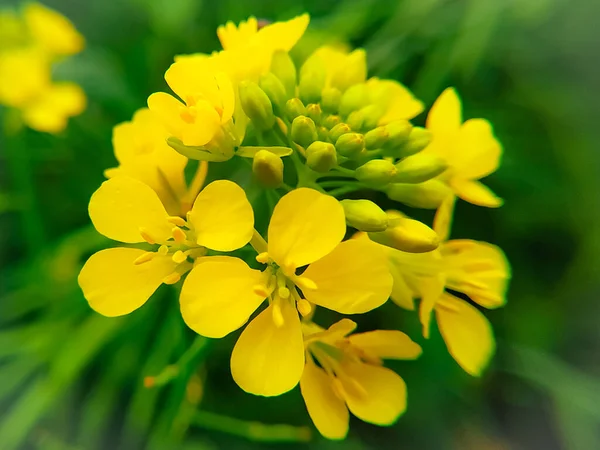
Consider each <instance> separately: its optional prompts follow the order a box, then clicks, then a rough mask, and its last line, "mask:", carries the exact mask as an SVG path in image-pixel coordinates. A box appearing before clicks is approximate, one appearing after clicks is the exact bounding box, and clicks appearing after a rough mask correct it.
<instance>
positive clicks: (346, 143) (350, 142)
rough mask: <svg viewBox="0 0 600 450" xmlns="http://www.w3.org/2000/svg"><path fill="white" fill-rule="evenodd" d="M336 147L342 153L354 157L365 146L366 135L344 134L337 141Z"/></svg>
mask: <svg viewBox="0 0 600 450" xmlns="http://www.w3.org/2000/svg"><path fill="white" fill-rule="evenodd" d="M335 148H336V150H337V151H338V153H339V154H340V155H342V156H346V157H347V158H354V157H356V156H358V155H359V154H360V153H361V152H362V151H363V149H364V148H365V137H364V136H363V135H362V134H360V133H346V134H342V135H341V136H340V137H339V138H338V140H337V141H335Z"/></svg>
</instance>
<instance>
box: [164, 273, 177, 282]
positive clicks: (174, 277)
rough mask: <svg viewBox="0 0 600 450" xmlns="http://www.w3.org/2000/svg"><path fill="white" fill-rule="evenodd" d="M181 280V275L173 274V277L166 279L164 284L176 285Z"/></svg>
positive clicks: (169, 276)
mask: <svg viewBox="0 0 600 450" xmlns="http://www.w3.org/2000/svg"><path fill="white" fill-rule="evenodd" d="M179 280H181V275H179V274H178V273H177V272H173V273H172V274H171V275H167V276H166V277H164V278H163V280H162V282H163V283H165V284H175V283H177V282H178V281H179Z"/></svg>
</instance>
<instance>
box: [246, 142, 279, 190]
mask: <svg viewBox="0 0 600 450" xmlns="http://www.w3.org/2000/svg"><path fill="white" fill-rule="evenodd" d="M252 172H253V173H254V176H255V177H256V179H257V180H258V181H259V182H260V184H262V185H263V186H265V187H267V188H272V189H274V188H277V187H279V186H281V183H283V161H282V159H281V158H280V157H279V156H277V155H275V154H274V153H271V152H269V151H267V150H259V151H258V152H257V153H256V155H254V160H253V162H252Z"/></svg>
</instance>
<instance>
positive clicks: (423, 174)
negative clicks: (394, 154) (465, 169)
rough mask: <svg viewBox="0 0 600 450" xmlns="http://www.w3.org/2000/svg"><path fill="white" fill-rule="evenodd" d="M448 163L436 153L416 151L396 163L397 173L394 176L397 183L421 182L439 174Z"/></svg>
mask: <svg viewBox="0 0 600 450" xmlns="http://www.w3.org/2000/svg"><path fill="white" fill-rule="evenodd" d="M447 167H448V164H446V161H444V160H443V159H442V158H440V157H439V156H436V155H428V154H423V153H418V154H416V155H413V156H409V157H408V158H405V159H403V160H402V161H400V162H399V163H397V164H396V170H398V173H397V174H396V176H395V177H394V181H395V182H397V183H422V182H423V181H427V180H431V179H432V178H435V177H437V176H438V175H439V174H441V173H442V172H443V171H444V170H446V168H447Z"/></svg>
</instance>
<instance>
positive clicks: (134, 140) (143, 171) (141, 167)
mask: <svg viewBox="0 0 600 450" xmlns="http://www.w3.org/2000/svg"><path fill="white" fill-rule="evenodd" d="M168 137H169V133H168V132H167V130H166V129H165V128H164V127H163V126H162V123H161V121H160V120H158V119H157V118H156V116H155V115H154V114H153V113H152V112H151V111H150V110H148V109H146V108H142V109H140V110H138V111H136V113H135V114H134V115H133V119H132V120H131V122H123V123H121V124H119V125H117V126H115V127H114V129H113V137H112V143H113V148H114V151H115V156H116V158H117V161H119V167H116V168H113V169H108V170H107V171H106V172H105V174H106V176H107V177H108V178H112V177H115V176H122V175H126V176H130V177H133V178H137V179H138V180H140V181H142V182H144V183H145V184H147V185H148V186H150V187H151V188H152V189H153V190H154V191H155V192H156V193H157V194H158V197H159V198H160V200H161V201H162V203H163V205H164V206H165V209H166V210H167V212H168V213H170V214H173V215H178V214H180V213H185V212H187V211H182V205H181V204H180V203H181V199H182V197H183V196H184V195H185V191H186V185H185V177H184V172H183V171H184V169H185V166H186V164H187V162H188V159H187V158H186V157H185V156H183V155H180V154H179V153H177V152H176V151H175V150H173V149H172V148H171V147H169V145H168V144H167V141H166V140H167V138H168ZM183 209H184V208H183Z"/></svg>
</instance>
